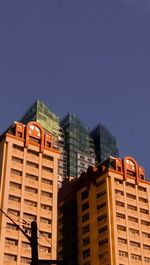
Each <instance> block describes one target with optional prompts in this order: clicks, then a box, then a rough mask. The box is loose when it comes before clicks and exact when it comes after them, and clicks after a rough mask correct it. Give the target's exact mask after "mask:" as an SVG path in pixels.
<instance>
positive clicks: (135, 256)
mask: <svg viewBox="0 0 150 265" xmlns="http://www.w3.org/2000/svg"><path fill="white" fill-rule="evenodd" d="M131 258H132V259H134V260H141V259H142V258H141V256H140V255H135V254H131Z"/></svg>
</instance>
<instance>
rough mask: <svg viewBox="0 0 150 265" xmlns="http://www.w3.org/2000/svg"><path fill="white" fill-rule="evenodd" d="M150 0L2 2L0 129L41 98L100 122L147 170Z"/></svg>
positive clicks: (149, 167)
mask: <svg viewBox="0 0 150 265" xmlns="http://www.w3.org/2000/svg"><path fill="white" fill-rule="evenodd" d="M149 25H150V1H149V0H136V1H135V0H131V1H129V0H101V1H99V0H83V1H82V0H75V1H73V0H63V1H62V0H60V1H57V0H47V1H46V0H42V1H39V0H32V1H29V0H27V1H19V0H18V1H16V0H13V1H11V0H6V1H1V2H0V92H1V94H0V131H1V132H3V131H4V130H5V129H6V128H7V127H8V126H9V125H10V123H12V122H13V121H14V120H18V119H19V118H20V116H22V114H23V113H24V112H25V111H26V109H28V107H29V106H30V105H31V104H32V103H33V101H34V100H35V99H36V98H40V99H42V100H43V101H45V102H46V103H47V105H49V107H51V108H52V109H53V110H54V111H55V112H56V113H57V114H58V115H60V116H61V117H62V116H63V115H65V114H66V113H67V112H68V111H72V112H75V113H76V114H77V115H79V116H80V118H81V120H82V121H84V122H85V124H87V125H88V126H89V127H90V128H92V127H93V126H95V124H96V123H98V122H99V121H100V122H102V123H103V124H104V125H105V126H106V127H107V128H108V129H109V130H110V131H111V132H112V134H114V135H115V136H116V137H117V138H118V141H119V146H120V155H121V157H123V156H125V155H131V156H133V157H134V158H135V159H136V160H137V161H138V163H140V164H141V165H142V166H144V168H145V170H146V175H147V176H150V163H149V150H150V141H149V135H150V111H149V105H150V34H149Z"/></svg>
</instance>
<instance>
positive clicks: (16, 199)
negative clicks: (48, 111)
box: [0, 122, 60, 265]
mask: <svg viewBox="0 0 150 265" xmlns="http://www.w3.org/2000/svg"><path fill="white" fill-rule="evenodd" d="M53 144H54V142H53V137H52V135H51V134H50V133H47V132H44V129H43V128H42V127H41V125H40V124H39V123H37V122H29V123H28V124H27V125H24V124H22V123H18V122H15V123H13V124H12V126H10V128H9V129H8V130H7V131H6V132H5V133H4V134H3V135H1V137H0V207H1V209H2V210H3V211H4V212H5V213H7V214H8V215H9V216H10V217H11V218H12V219H13V220H14V221H15V222H16V223H17V224H18V225H19V226H20V227H21V228H22V229H23V230H24V231H25V232H26V233H27V234H28V235H30V233H31V221H37V225H38V239H39V259H49V260H50V259H56V248H57V244H56V243H57V242H56V241H57V211H56V209H57V176H58V159H59V156H60V154H59V151H58V150H56V149H55V148H54V146H53ZM0 250H1V258H0V265H4V264H5V265H21V264H22V265H25V264H30V260H31V248H30V243H29V242H28V240H27V239H26V238H25V236H24V235H23V234H22V233H21V231H20V230H18V227H17V226H15V225H14V224H13V223H12V222H11V221H10V220H9V219H8V218H7V217H6V216H5V215H4V214H3V213H2V212H1V211H0Z"/></svg>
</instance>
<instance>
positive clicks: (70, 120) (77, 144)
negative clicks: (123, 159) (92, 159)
mask: <svg viewBox="0 0 150 265" xmlns="http://www.w3.org/2000/svg"><path fill="white" fill-rule="evenodd" d="M61 126H62V128H63V129H64V134H65V148H66V151H67V155H68V158H67V160H68V161H67V171H68V176H77V159H76V156H77V152H79V151H80V152H83V153H85V154H90V155H94V146H93V141H92V139H91V138H90V136H89V130H88V128H87V127H86V126H85V125H84V123H82V122H81V120H80V119H79V118H78V117H77V116H76V115H75V114H73V113H68V114H67V115H66V116H65V117H64V119H63V120H62V121H61Z"/></svg>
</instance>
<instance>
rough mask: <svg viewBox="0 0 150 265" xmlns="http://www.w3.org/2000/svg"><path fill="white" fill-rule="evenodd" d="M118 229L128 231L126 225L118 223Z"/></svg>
mask: <svg viewBox="0 0 150 265" xmlns="http://www.w3.org/2000/svg"><path fill="white" fill-rule="evenodd" d="M117 230H119V231H126V227H125V226H122V225H117Z"/></svg>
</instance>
